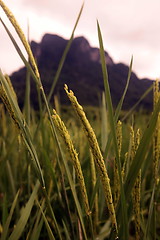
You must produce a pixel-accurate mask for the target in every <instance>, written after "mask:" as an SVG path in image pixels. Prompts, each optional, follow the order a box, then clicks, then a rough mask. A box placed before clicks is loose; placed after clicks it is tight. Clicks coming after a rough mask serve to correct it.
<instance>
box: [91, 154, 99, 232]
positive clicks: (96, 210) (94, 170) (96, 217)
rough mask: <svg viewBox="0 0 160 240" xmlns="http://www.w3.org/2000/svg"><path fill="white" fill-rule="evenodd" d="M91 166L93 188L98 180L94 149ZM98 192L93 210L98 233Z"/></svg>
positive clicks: (94, 223) (95, 227)
mask: <svg viewBox="0 0 160 240" xmlns="http://www.w3.org/2000/svg"><path fill="white" fill-rule="evenodd" d="M90 166H91V183H92V189H94V188H95V186H96V181H97V177H96V168H95V162H94V158H93V155H92V151H91V150H90ZM98 212H99V209H98V193H96V194H95V199H94V206H93V210H92V214H93V227H94V232H95V234H96V230H97V226H98Z"/></svg>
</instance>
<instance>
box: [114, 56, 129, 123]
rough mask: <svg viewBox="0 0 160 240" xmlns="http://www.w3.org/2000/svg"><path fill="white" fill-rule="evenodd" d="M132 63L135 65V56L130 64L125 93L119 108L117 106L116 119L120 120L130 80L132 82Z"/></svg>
mask: <svg viewBox="0 0 160 240" xmlns="http://www.w3.org/2000/svg"><path fill="white" fill-rule="evenodd" d="M132 65H133V56H132V58H131V61H130V65H129V71H128V77H127V82H126V86H125V89H124V92H123V95H122V97H121V99H120V101H119V103H118V106H117V108H116V112H115V120H116V121H117V120H118V117H119V114H120V111H121V109H122V105H123V102H124V99H125V96H126V93H127V90H128V86H129V82H130V78H131V73H132Z"/></svg>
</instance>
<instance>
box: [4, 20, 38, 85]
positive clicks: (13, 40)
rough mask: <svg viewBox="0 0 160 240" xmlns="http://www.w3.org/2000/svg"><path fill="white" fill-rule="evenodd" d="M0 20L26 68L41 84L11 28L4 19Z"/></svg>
mask: <svg viewBox="0 0 160 240" xmlns="http://www.w3.org/2000/svg"><path fill="white" fill-rule="evenodd" d="M0 21H1V23H2V25H3V26H4V28H5V30H6V32H7V34H8V36H9V38H10V39H11V41H12V43H13V45H14V47H15V49H16V51H17V53H18V55H19V56H20V58H21V59H22V61H23V63H24V65H25V66H26V68H27V69H28V71H29V72H30V74H31V76H32V77H33V79H34V80H35V82H36V83H37V84H38V85H40V84H39V81H38V80H37V77H36V75H35V73H34V71H33V69H32V67H31V65H30V64H29V63H28V61H27V59H26V58H25V57H24V54H23V53H22V51H21V49H20V48H19V46H18V44H17V43H16V41H15V39H14V37H13V36H12V34H11V32H10V31H9V29H8V28H7V26H6V25H5V23H4V22H3V20H2V19H1V18H0Z"/></svg>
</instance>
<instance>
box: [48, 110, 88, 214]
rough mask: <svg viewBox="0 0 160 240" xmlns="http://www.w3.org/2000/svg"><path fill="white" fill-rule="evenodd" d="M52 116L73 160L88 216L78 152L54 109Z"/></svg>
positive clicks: (86, 197) (86, 198)
mask: <svg viewBox="0 0 160 240" xmlns="http://www.w3.org/2000/svg"><path fill="white" fill-rule="evenodd" d="M52 118H53V121H54V124H55V126H56V127H57V129H58V131H59V133H60V135H61V136H62V138H63V140H64V142H65V145H66V147H67V150H68V152H69V154H70V157H71V160H72V162H73V166H74V168H75V171H76V176H77V179H78V183H79V186H80V191H81V194H82V198H83V202H84V207H85V212H86V214H87V216H89V215H90V214H91V210H90V207H89V202H88V196H87V191H86V186H85V181H84V177H83V173H82V169H81V164H80V161H79V158H78V153H77V152H76V150H75V148H74V146H73V143H72V140H71V137H70V134H69V132H68V130H67V128H66V126H65V124H64V122H63V121H62V120H61V118H60V117H59V115H58V114H57V113H56V111H55V110H53V115H52Z"/></svg>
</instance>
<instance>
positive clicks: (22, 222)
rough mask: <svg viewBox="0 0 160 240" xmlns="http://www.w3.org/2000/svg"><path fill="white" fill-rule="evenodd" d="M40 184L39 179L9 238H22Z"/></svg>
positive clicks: (9, 239)
mask: <svg viewBox="0 0 160 240" xmlns="http://www.w3.org/2000/svg"><path fill="white" fill-rule="evenodd" d="M39 186H40V183H39V181H37V183H36V185H35V187H34V189H33V192H32V194H31V196H30V198H29V200H28V202H27V204H26V206H25V208H24V209H23V210H22V213H21V217H20V219H19V220H18V222H17V224H16V226H15V228H14V230H13V232H12V234H11V235H10V237H9V238H8V240H18V239H19V238H20V236H21V234H22V232H23V230H24V228H25V226H26V223H27V221H28V218H29V216H30V213H31V210H32V207H33V204H34V201H35V198H36V195H37V192H38V189H39Z"/></svg>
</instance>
